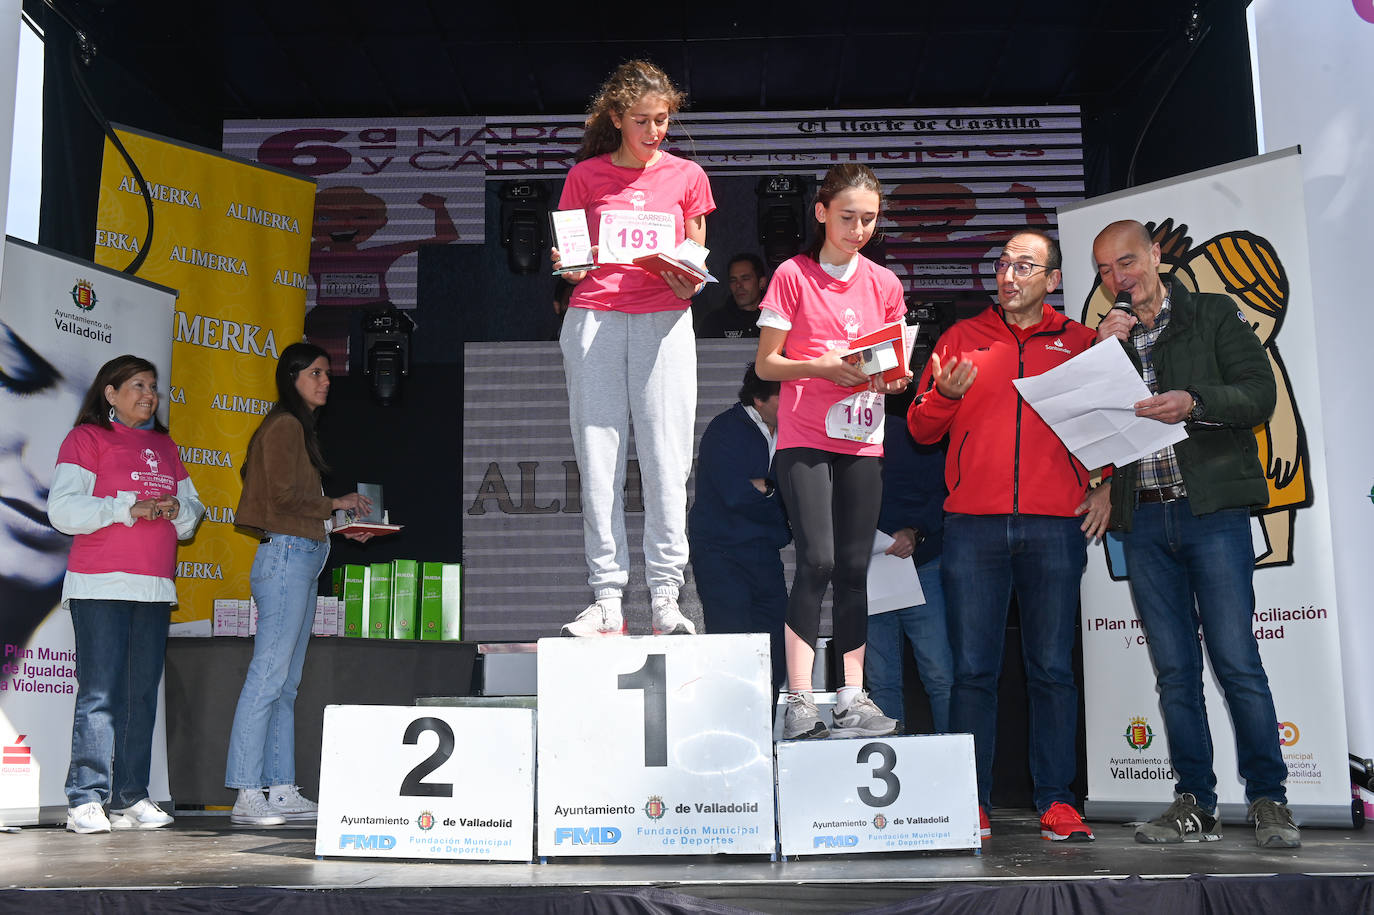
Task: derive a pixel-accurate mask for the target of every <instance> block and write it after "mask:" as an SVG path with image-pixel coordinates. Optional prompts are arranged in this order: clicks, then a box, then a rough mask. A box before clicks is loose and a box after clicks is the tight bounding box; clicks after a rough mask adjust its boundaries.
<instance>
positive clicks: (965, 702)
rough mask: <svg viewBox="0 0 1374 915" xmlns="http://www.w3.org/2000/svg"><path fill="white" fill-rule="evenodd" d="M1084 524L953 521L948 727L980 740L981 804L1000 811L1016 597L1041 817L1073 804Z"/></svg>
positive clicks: (948, 560)
mask: <svg viewBox="0 0 1374 915" xmlns="http://www.w3.org/2000/svg"><path fill="white" fill-rule="evenodd" d="M1081 524H1082V521H1081V520H1080V519H1078V518H1057V517H1050V516H1046V515H947V516H945V546H944V553H943V559H944V568H943V576H942V578H943V581H944V586H945V602H946V606H947V607H948V621H949V642H950V649H951V650H952V651H953V652H954V689H953V690H952V691H951V693H950V705H949V728H950V730H951V731H952V732H955V733H968V734H972V735H973V744H974V757H975V759H976V760H977V763H978V803H980V804H982V805H983V807H985V808H988V807H991V806H992V760H993V755H994V753H995V751H996V739H997V681H998V678H999V676H1000V675H1001V672H1002V648H1003V644H1004V642H1005V635H1006V629H1007V612H1008V610H1009V608H1010V604H1011V594H1012V589H1013V588H1015V589H1016V601H1017V605H1018V606H1019V607H1020V610H1021V657H1022V659H1023V660H1024V661H1025V665H1026V695H1027V699H1028V703H1029V721H1028V722H1027V724H1028V725H1029V729H1030V771H1031V779H1032V781H1033V782H1034V783H1035V791H1034V799H1035V806H1036V809H1038V810H1039V811H1040V812H1041V813H1043V812H1044V811H1046V810H1048V809H1049V807H1050V805H1052V804H1054V803H1056V802H1059V801H1062V802H1064V803H1066V804H1072V803H1074V800H1075V799H1074V796H1073V792H1072V791H1071V790H1070V788H1069V786H1070V785H1071V784H1072V782H1073V779H1074V774H1075V773H1076V771H1077V753H1076V748H1075V741H1076V739H1077V735H1078V685H1077V683H1076V682H1075V681H1074V675H1073V646H1074V625H1075V623H1076V622H1077V620H1078V591H1079V585H1080V582H1081V580H1082V577H1083V567H1084V566H1085V565H1086V564H1087V558H1088V557H1087V548H1086V545H1085V541H1084V537H1083V532H1082V531H1081V530H1080V529H1079V526H1080V525H1081Z"/></svg>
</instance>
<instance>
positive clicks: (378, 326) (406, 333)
mask: <svg viewBox="0 0 1374 915" xmlns="http://www.w3.org/2000/svg"><path fill="white" fill-rule="evenodd" d="M414 329H415V322H414V321H412V320H411V319H410V315H408V314H406V313H405V312H403V311H399V310H398V309H396V308H395V307H394V306H390V305H389V306H387V307H386V308H383V309H379V310H376V311H366V312H364V313H363V352H364V354H365V358H364V365H365V368H364V371H365V373H366V374H367V376H368V378H369V380H370V381H371V382H372V396H373V398H374V399H375V400H376V401H377V403H379V404H381V405H382V406H384V407H389V406H392V405H393V404H395V403H397V402H398V401H399V400H400V399H401V389H402V382H403V381H404V379H405V376H406V375H407V374H408V373H409V372H410V332H411V331H412V330H414Z"/></svg>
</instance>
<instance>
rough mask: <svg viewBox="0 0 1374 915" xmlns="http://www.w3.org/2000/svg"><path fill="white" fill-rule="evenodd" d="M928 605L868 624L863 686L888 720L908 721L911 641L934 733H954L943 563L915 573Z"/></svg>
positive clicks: (884, 615)
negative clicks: (906, 654)
mask: <svg viewBox="0 0 1374 915" xmlns="http://www.w3.org/2000/svg"><path fill="white" fill-rule="evenodd" d="M916 577H917V578H919V579H920V580H921V591H922V592H924V594H925V597H926V602H925V603H924V604H918V605H917V606H915V607H907V608H906V609H905V610H893V611H891V612H888V613H875V614H874V615H872V616H870V617H869V618H868V649H867V651H866V652H865V653H864V682H865V683H867V684H868V694H869V696H870V697H871V698H872V699H873V701H874V702H876V703H877V704H878V708H880V709H882V710H883V714H884V715H886V716H887V717H889V718H895V719H897V720H898V721H902V722H905V721H906V717H905V716H906V709H905V707H904V704H903V702H902V634H903V633H906V637H907V638H908V639H910V640H911V650H912V652H913V653H914V654H915V656H916V671H917V673H919V674H920V675H921V683H922V684H923V685H924V686H925V688H926V695H927V696H929V697H930V715H931V718H932V719H933V723H934V725H935V733H937V734H945V733H948V731H949V693H950V689H951V688H952V687H953V686H954V657H953V655H952V653H951V652H950V650H949V633H948V631H947V630H946V628H945V591H944V588H943V587H942V586H941V585H940V557H939V556H936V557H935V558H934V559H932V560H930V561H929V562H927V563H925V564H924V565H920V566H917V567H916Z"/></svg>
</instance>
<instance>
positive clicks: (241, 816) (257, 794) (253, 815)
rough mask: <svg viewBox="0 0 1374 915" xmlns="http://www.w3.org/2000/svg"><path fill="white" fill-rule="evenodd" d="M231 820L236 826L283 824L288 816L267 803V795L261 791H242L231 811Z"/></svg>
mask: <svg viewBox="0 0 1374 915" xmlns="http://www.w3.org/2000/svg"><path fill="white" fill-rule="evenodd" d="M229 822H230V824H232V825H234V826H283V825H285V823H286V817H284V816H282V815H281V814H280V813H277V811H276V810H274V809H273V808H272V805H271V804H269V803H267V796H266V795H265V794H263V793H262V792H261V791H249V792H247V793H245V792H243V791H240V792H239V798H238V800H236V801H234V809H233V810H231V811H229Z"/></svg>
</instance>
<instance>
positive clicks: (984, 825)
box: [978, 805, 992, 842]
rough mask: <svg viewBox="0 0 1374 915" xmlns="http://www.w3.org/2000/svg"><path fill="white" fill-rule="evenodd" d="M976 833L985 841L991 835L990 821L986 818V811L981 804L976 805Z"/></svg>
mask: <svg viewBox="0 0 1374 915" xmlns="http://www.w3.org/2000/svg"><path fill="white" fill-rule="evenodd" d="M978 835H979V836H981V837H982V839H983V841H984V842H986V841H987V840H988V839H989V838H990V837H991V836H992V823H991V822H989V820H988V812H987V810H985V809H984V808H983V807H982V806H981V805H980V806H979V807H978Z"/></svg>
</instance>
